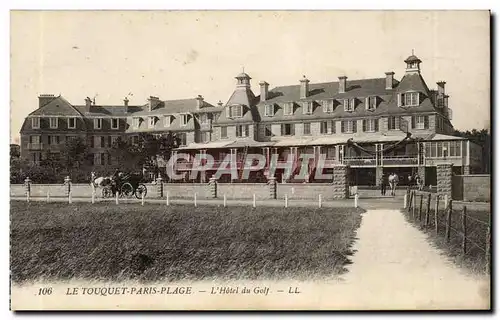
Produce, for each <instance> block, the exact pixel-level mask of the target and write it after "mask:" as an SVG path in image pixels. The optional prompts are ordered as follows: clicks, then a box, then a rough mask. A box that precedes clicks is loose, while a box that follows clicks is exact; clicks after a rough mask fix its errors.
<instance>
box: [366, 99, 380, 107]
mask: <svg viewBox="0 0 500 320" xmlns="http://www.w3.org/2000/svg"><path fill="white" fill-rule="evenodd" d="M376 108H377V97H367V98H366V110H375V109H376Z"/></svg>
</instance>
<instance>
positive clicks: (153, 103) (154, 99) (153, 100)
mask: <svg viewBox="0 0 500 320" xmlns="http://www.w3.org/2000/svg"><path fill="white" fill-rule="evenodd" d="M159 102H160V98H158V97H155V96H149V99H148V107H149V111H150V112H151V111H152V110H154V108H156V106H157V105H158V103H159Z"/></svg>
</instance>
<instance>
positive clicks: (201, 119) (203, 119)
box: [198, 113, 208, 124]
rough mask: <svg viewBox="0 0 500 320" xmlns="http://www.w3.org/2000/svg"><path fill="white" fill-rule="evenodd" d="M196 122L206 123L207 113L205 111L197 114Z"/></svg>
mask: <svg viewBox="0 0 500 320" xmlns="http://www.w3.org/2000/svg"><path fill="white" fill-rule="evenodd" d="M198 122H199V123H200V124H206V123H208V115H207V114H206V113H200V114H199V115H198Z"/></svg>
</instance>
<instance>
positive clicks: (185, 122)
mask: <svg viewBox="0 0 500 320" xmlns="http://www.w3.org/2000/svg"><path fill="white" fill-rule="evenodd" d="M404 62H405V64H406V69H405V72H404V75H403V77H402V78H401V80H397V79H396V77H395V74H394V72H385V75H384V76H382V77H380V78H374V79H349V78H348V77H347V76H340V77H338V79H336V81H333V82H325V83H310V81H309V80H308V79H307V78H306V77H305V76H303V78H302V79H300V80H297V83H296V84H292V85H286V86H278V87H274V88H273V89H269V88H270V85H269V84H268V83H267V82H265V81H261V82H260V83H259V85H260V93H259V95H258V96H256V95H255V94H254V92H252V90H251V87H250V82H251V77H250V76H249V75H248V74H246V73H240V74H238V75H237V76H236V87H235V88H234V91H233V93H232V95H231V96H230V98H229V100H228V101H227V102H226V103H221V102H219V103H217V104H215V105H214V104H210V103H208V102H206V101H204V99H203V97H202V96H196V97H194V98H190V99H183V100H162V99H160V98H158V97H153V96H151V97H149V99H148V101H147V103H145V104H144V105H129V101H128V100H127V99H126V98H125V100H124V101H123V103H121V104H120V105H98V104H96V103H95V102H94V101H92V100H91V99H89V98H87V99H85V104H84V105H73V104H72V103H71V102H69V101H67V100H66V99H64V98H63V97H62V96H54V95H48V94H44V95H40V96H39V106H38V108H37V109H36V110H35V111H33V112H32V113H31V114H29V115H28V116H27V117H26V119H25V121H24V124H23V126H22V129H21V157H23V158H25V159H28V160H30V161H32V162H34V163H39V162H40V160H41V159H42V158H43V157H45V156H46V154H47V152H58V151H59V149H60V146H61V145H62V144H63V143H64V142H65V140H66V139H68V138H71V137H74V136H81V137H82V138H84V139H86V141H88V145H89V147H90V152H91V153H93V161H92V162H93V163H92V170H97V171H99V170H100V171H106V170H108V171H109V172H111V170H113V169H114V168H115V167H119V166H120V164H119V163H116V161H115V160H114V159H113V158H112V157H111V156H110V155H109V153H108V150H109V148H110V146H111V145H112V143H113V142H114V141H115V140H116V139H117V137H120V136H121V137H126V138H127V139H130V140H131V141H137V139H138V134H139V133H141V132H149V133H153V134H155V135H162V134H167V133H168V132H172V133H174V134H176V135H177V137H179V138H180V140H181V145H180V146H178V148H176V149H175V151H174V152H182V153H189V154H190V155H192V156H193V157H194V156H195V155H196V154H200V153H201V154H210V155H212V156H213V157H214V158H215V160H216V162H217V161H221V160H222V159H224V157H225V156H226V155H227V154H230V155H232V157H234V159H235V160H236V161H238V163H239V168H241V164H242V163H243V159H244V157H245V156H246V155H247V154H254V153H259V154H262V155H264V156H265V157H266V159H268V160H269V159H270V157H271V156H272V155H273V154H278V156H279V159H280V160H282V161H285V160H286V159H287V157H288V155H289V154H290V153H294V154H304V153H308V154H314V155H316V156H319V155H320V154H323V155H324V156H326V161H325V166H326V169H325V170H326V171H328V170H331V168H333V167H334V166H338V165H348V166H349V168H350V169H349V170H350V171H349V172H350V179H351V183H352V184H356V185H375V184H377V183H378V181H379V179H378V178H379V177H380V176H381V175H382V173H384V172H385V173H392V172H395V173H398V174H399V176H400V177H407V176H408V175H409V174H415V173H418V174H419V175H420V176H421V177H423V178H424V181H425V183H426V184H427V185H436V165H437V164H440V163H453V165H454V170H455V173H458V174H459V173H464V174H468V173H474V172H480V171H481V148H480V147H479V146H477V145H475V144H474V143H472V142H470V141H468V140H466V139H463V138H460V137H456V136H452V135H451V134H452V133H453V130H454V129H453V125H452V124H451V119H452V112H451V109H450V107H449V105H448V95H447V94H446V90H445V82H438V83H437V87H436V89H429V87H428V86H427V84H426V83H425V81H424V79H423V77H422V75H421V72H420V64H421V62H422V61H421V60H420V59H419V58H418V57H416V56H415V55H411V56H409V57H408V58H407V59H406V60H405V61H404ZM191 165H192V161H189V160H187V161H183V162H179V163H176V165H175V169H176V170H177V171H179V172H182V171H188V170H190V168H191ZM314 166H315V165H314V163H312V164H311V173H312V171H314ZM267 170H268V167H267V166H266V167H265V168H264V169H263V170H261V171H260V172H255V173H254V174H253V175H251V176H250V179H251V181H262V180H265V179H266V174H267ZM212 174H213V172H207V173H206V175H205V176H202V177H201V178H200V179H201V180H202V181H205V179H206V177H209V176H211V175H212ZM280 174H281V172H280V171H278V172H277V173H276V175H277V178H278V181H280V178H281V176H280ZM227 179H230V177H229V176H228V177H227ZM306 180H307V181H305V182H314V175H313V174H311V175H310V176H309V178H308V179H306ZM401 182H402V183H404V182H405V181H404V179H402V181H401Z"/></svg>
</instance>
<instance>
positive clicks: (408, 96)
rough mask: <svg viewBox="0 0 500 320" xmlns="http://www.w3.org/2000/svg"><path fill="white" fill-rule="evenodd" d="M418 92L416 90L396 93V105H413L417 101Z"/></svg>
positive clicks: (415, 104)
mask: <svg viewBox="0 0 500 320" xmlns="http://www.w3.org/2000/svg"><path fill="white" fill-rule="evenodd" d="M419 99H420V96H419V93H418V92H406V93H400V94H398V106H400V107H415V106H418V105H419V104H420V103H419Z"/></svg>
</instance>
